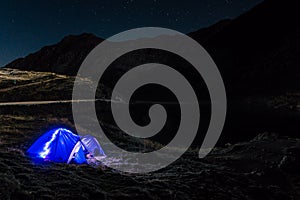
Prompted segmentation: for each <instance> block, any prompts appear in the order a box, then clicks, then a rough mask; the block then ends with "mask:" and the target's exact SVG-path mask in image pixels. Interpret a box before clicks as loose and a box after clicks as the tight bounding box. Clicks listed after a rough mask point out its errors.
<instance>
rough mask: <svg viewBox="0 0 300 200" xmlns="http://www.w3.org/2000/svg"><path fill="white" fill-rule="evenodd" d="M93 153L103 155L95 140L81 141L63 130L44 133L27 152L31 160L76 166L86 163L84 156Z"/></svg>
mask: <svg viewBox="0 0 300 200" xmlns="http://www.w3.org/2000/svg"><path fill="white" fill-rule="evenodd" d="M85 143H86V144H88V145H87V146H86V145H85ZM94 152H100V154H103V155H105V154H104V152H103V150H102V148H101V147H100V145H99V143H98V141H97V140H96V138H94V137H92V136H88V137H84V141H82V140H81V138H80V136H78V135H76V134H74V133H72V132H71V131H70V130H67V129H64V128H59V129H54V130H51V131H49V132H47V133H45V134H44V135H42V136H41V137H40V138H39V139H37V141H35V142H34V143H33V145H32V146H31V147H30V148H29V149H28V150H27V153H28V154H29V155H30V156H31V157H33V158H39V159H43V160H48V161H53V162H60V163H77V164H82V163H87V160H86V158H85V154H86V153H92V154H93V153H94Z"/></svg>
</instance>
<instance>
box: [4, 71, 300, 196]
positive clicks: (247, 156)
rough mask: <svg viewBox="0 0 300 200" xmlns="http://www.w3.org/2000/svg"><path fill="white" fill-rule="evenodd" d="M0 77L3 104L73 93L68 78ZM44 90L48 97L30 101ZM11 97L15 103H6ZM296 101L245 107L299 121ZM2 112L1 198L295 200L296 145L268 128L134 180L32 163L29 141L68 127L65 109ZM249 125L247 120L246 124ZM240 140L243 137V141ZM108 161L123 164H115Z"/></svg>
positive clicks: (292, 97) (299, 164)
mask: <svg viewBox="0 0 300 200" xmlns="http://www.w3.org/2000/svg"><path fill="white" fill-rule="evenodd" d="M0 75H1V77H0V78H1V80H0V82H1V91H0V92H1V98H2V99H1V102H9V101H12V100H14V101H28V100H54V99H61V100H63V99H68V98H67V97H69V95H70V94H71V89H72V84H71V83H72V80H73V78H72V77H68V76H64V75H56V74H52V73H45V72H26V71H17V70H10V69H6V70H1V73H0ZM38 80H43V81H41V82H39V81H38ZM32 88H35V89H32ZM41 90H42V91H41ZM43 91H44V92H45V94H52V95H47V96H46V95H40V96H38V95H36V94H39V93H41V92H43ZM59 91H60V92H59ZM61 91H64V92H63V94H64V95H62V92H61ZM5 94H10V95H7V96H5ZM17 94H20V95H17ZM12 96H13V97H16V98H17V97H18V98H19V99H10V98H11V97H12ZM64 97H66V98H64ZM298 98H299V97H298V96H297V94H296V93H293V94H286V95H283V96H276V97H274V96H273V97H271V96H270V97H265V98H255V99H256V100H255V101H254V100H253V99H252V98H250V99H246V100H245V102H248V104H249V105H250V104H251V105H252V104H253V105H259V106H261V107H264V108H267V109H270V110H275V111H276V112H281V113H285V114H286V115H288V113H292V114H291V115H292V117H291V118H294V119H297V118H295V113H296V114H297V113H298V112H299V99H298ZM244 107H245V106H244ZM0 110H1V112H0V123H1V126H0V133H1V135H0V179H1V180H0V199H105V198H106V199H132V198H137V199H141V198H143V199H158V198H165V199H278V200H283V199H299V198H300V172H299V168H300V139H297V138H295V136H296V135H297V134H294V135H293V134H290V135H288V134H287V135H284V134H282V133H280V134H276V133H267V132H265V133H263V132H264V131H268V128H267V127H264V128H262V127H260V128H259V129H258V130H256V131H257V132H253V133H252V134H251V135H248V136H247V137H252V135H257V136H256V137H255V138H254V139H252V140H250V141H249V140H248V141H245V142H238V143H236V144H226V145H222V147H218V148H216V149H215V150H214V151H213V152H212V153H211V154H210V155H209V156H207V157H206V158H204V159H199V158H198V155H197V153H198V151H197V146H195V147H194V148H192V149H190V150H189V151H188V152H187V153H186V154H185V155H184V156H183V157H182V158H180V159H179V160H177V161H176V162H175V163H173V164H172V165H170V166H168V167H167V168H165V169H162V170H160V171H157V172H154V173H150V174H145V175H133V174H124V173H120V172H118V171H115V170H112V169H109V168H104V167H100V166H99V167H91V166H88V165H67V164H55V163H46V164H37V163H34V162H33V161H32V160H31V159H30V158H28V157H27V156H26V155H25V152H26V150H27V148H28V147H29V146H30V145H31V144H32V142H33V141H34V140H35V139H36V138H38V137H39V136H40V135H41V134H42V133H44V132H45V131H46V130H48V129H49V128H51V127H56V126H66V127H69V128H74V125H73V121H72V113H71V104H70V103H64V102H57V103H51V104H45V105H5V104H4V105H1V106H0ZM248 110H251V109H250V108H248ZM275 111H274V113H276V112H275ZM272 115H273V114H272ZM249 116H251V115H249ZM274 118H276V116H274ZM254 119H255V117H254V118H249V120H250V121H251V120H252V121H255V120H254ZM231 120H232V119H231ZM267 121H268V120H267V119H266V120H265V122H267ZM231 122H232V123H233V122H234V121H231ZM261 123H263V122H261ZM269 123H270V122H269ZM286 123H287V122H286ZM236 124H238V123H236ZM291 124H293V123H291ZM237 127H238V128H237ZM227 129H228V130H227V132H225V133H224V134H228V133H230V130H231V129H230V126H229V127H228V128H227ZM236 130H238V131H239V132H238V133H239V134H236V138H238V135H243V134H245V133H248V132H249V130H248V128H247V127H244V124H242V125H241V126H236V129H235V130H234V131H236ZM243 130H245V133H244V132H243ZM259 130H261V132H260V131H259ZM235 133H236V132H235ZM112 134H114V135H115V137H114V138H115V142H121V143H123V145H124V144H125V145H126V144H127V145H128V146H131V145H132V144H133V143H134V141H130V140H129V139H128V138H121V136H118V134H117V131H116V132H115V133H112ZM258 134H259V135H258ZM242 140H245V139H243V137H241V138H240V141H242ZM137 142H138V141H137ZM100 143H101V141H100ZM232 143H234V142H232ZM151 144H152V143H149V144H148V145H151ZM153 144H154V143H153ZM101 145H105V144H101ZM139 145H140V146H141V145H145V144H139ZM112 159H113V158H112ZM114 162H115V163H116V164H118V162H120V163H119V164H121V161H118V160H117V161H114Z"/></svg>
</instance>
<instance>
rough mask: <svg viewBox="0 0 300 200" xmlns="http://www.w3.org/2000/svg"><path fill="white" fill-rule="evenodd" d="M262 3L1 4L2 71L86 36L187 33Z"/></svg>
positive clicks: (98, 0) (99, 0) (110, 0)
mask: <svg viewBox="0 0 300 200" xmlns="http://www.w3.org/2000/svg"><path fill="white" fill-rule="evenodd" d="M259 2H262V0H247V1H245V0H184V1H183V0H178V1H177V0H150V1H146V0H127V1H116V0H86V1H78V0H77V1H70V0H65V1H57V0H52V1H50V0H49V1H41V0H39V1H36V0H31V1H30V0H28V1H17V0H10V1H6V2H5V1H0V66H3V65H5V64H7V63H8V62H10V61H12V60H14V59H16V58H18V57H23V56H26V55H28V54H29V53H32V52H34V51H37V50H39V49H40V48H41V47H43V46H45V45H49V44H53V43H57V42H58V41H60V40H61V39H62V38H63V37H64V36H66V35H69V34H80V33H83V32H89V33H94V34H95V35H97V36H99V37H102V38H107V37H109V36H111V35H114V34H116V33H119V32H121V31H125V30H127V29H131V28H136V27H144V26H157V27H165V28H171V29H174V30H177V31H180V32H183V33H189V32H191V31H195V30H198V29H200V28H203V27H207V26H209V25H211V24H213V23H216V22H217V21H219V20H221V19H225V18H234V17H236V16H238V15H240V14H241V13H244V12H245V11H247V10H249V9H250V8H252V7H253V6H254V5H256V4H258V3H259Z"/></svg>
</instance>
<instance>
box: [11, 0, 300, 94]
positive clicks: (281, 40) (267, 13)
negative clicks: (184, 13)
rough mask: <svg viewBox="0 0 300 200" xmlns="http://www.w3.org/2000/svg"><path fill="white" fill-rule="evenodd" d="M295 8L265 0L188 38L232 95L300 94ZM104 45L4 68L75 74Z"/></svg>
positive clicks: (50, 51) (89, 38)
mask: <svg viewBox="0 0 300 200" xmlns="http://www.w3.org/2000/svg"><path fill="white" fill-rule="evenodd" d="M296 8H297V6H296V1H291V0H288V1H280V0H278V1H277V0H272V1H271V0H266V1H264V2H263V3H261V4H259V5H257V6H255V7H254V8H253V9H251V10H250V11H248V12H246V13H245V14H243V15H241V16H239V17H237V18H236V19H233V20H222V21H220V22H219V23H217V24H215V25H213V26H211V27H208V28H204V29H200V30H199V31H196V32H193V33H190V34H188V35H189V36H191V37H192V38H194V39H195V40H197V41H198V42H199V43H200V44H201V45H203V46H204V47H205V48H206V50H207V51H208V52H209V53H210V54H211V56H212V58H213V59H214V60H215V62H216V64H217V65H218V67H219V69H220V71H221V73H222V76H223V78H224V82H225V84H226V89H227V91H228V92H231V91H233V92H234V94H235V95H240V94H241V93H252V92H254V93H257V92H262V93H265V92H266V91H268V92H273V91H280V90H283V91H285V90H286V89H287V88H288V89H289V90H293V89H299V87H300V84H297V83H298V80H300V69H299V67H298V66H299V64H300V61H299V56H298V55H299V53H300V52H299V49H298V48H297V47H298V46H299V35H300V29H299V25H297V24H298V23H297V19H299V18H300V16H299V15H300V14H299V12H297V10H296ZM101 41H103V39H101V38H98V37H96V36H95V35H93V34H87V33H84V34H82V35H78V36H67V37H65V38H64V39H63V40H62V41H60V42H59V43H58V44H56V45H52V46H46V47H44V48H42V49H41V50H40V51H38V52H36V53H33V54H30V55H28V56H26V57H25V58H19V59H17V60H15V61H13V62H11V63H9V64H8V65H6V66H5V67H7V68H14V69H21V70H33V71H50V72H55V73H59V74H66V75H76V73H77V71H78V68H79V67H80V65H81V63H82V61H83V60H84V58H85V57H86V56H87V54H88V53H89V52H90V51H91V50H92V49H93V48H94V47H95V46H96V45H97V44H99V43H100V42H101Z"/></svg>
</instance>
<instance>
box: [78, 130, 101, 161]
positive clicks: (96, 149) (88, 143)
mask: <svg viewBox="0 0 300 200" xmlns="http://www.w3.org/2000/svg"><path fill="white" fill-rule="evenodd" d="M80 138H81V142H82V143H83V144H84V147H85V148H86V149H87V151H88V152H90V153H91V154H93V155H94V156H106V155H105V153H104V151H103V149H102V148H101V146H100V144H99V142H98V141H97V139H96V138H95V137H93V136H91V135H85V136H81V137H80Z"/></svg>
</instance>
